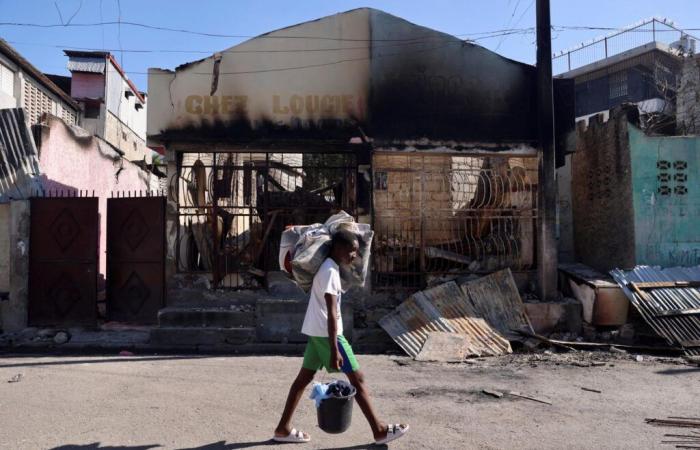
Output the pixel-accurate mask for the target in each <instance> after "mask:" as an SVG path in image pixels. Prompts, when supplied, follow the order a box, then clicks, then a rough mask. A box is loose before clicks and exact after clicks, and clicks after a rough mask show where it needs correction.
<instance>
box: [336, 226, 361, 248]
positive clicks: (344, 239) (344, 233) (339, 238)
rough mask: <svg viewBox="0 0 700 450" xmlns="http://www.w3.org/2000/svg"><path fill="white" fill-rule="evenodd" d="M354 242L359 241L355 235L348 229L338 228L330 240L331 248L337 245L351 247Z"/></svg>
mask: <svg viewBox="0 0 700 450" xmlns="http://www.w3.org/2000/svg"><path fill="white" fill-rule="evenodd" d="M354 242H358V243H359V240H358V239H357V236H355V235H354V234H353V233H351V232H350V231H348V230H338V231H336V233H335V234H334V235H333V239H332V240H331V248H336V247H337V246H339V245H347V246H348V247H352V244H353V243H354Z"/></svg>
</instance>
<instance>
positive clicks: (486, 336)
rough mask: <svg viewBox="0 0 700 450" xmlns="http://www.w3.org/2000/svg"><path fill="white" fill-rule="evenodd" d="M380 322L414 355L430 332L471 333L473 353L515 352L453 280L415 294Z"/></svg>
mask: <svg viewBox="0 0 700 450" xmlns="http://www.w3.org/2000/svg"><path fill="white" fill-rule="evenodd" d="M379 324H380V325H381V327H382V328H384V330H385V331H386V332H387V333H389V335H390V336H391V337H392V338H393V339H394V341H395V342H396V343H397V344H399V346H400V347H401V348H402V349H403V350H404V351H405V352H406V353H408V354H409V355H410V356H412V357H415V356H416V355H417V354H418V353H419V352H420V350H421V348H422V347H423V344H424V343H425V341H426V339H427V338H428V333H430V332H434V331H445V332H451V333H459V334H462V335H466V336H468V337H469V338H470V341H471V342H470V345H469V354H470V355H471V356H495V355H503V354H506V353H511V351H512V350H511V347H510V343H509V342H508V340H506V339H505V338H503V336H501V335H500V334H499V333H498V332H497V331H496V330H494V329H493V328H491V327H490V326H489V325H488V323H486V321H485V320H484V319H482V318H481V317H479V316H478V314H477V313H476V311H475V310H474V308H473V307H472V306H471V304H470V302H469V301H468V299H467V297H466V295H465V294H464V292H463V291H462V290H461V289H460V288H459V286H457V284H456V283H455V282H453V281H450V282H448V283H444V284H442V285H440V286H437V287H434V288H431V289H427V290H425V291H422V292H418V293H416V294H414V295H412V296H411V297H409V298H408V299H407V300H406V301H404V302H403V303H402V304H401V305H399V306H398V308H396V310H394V311H392V312H391V313H389V314H388V315H386V316H385V317H383V318H382V319H381V320H380V321H379Z"/></svg>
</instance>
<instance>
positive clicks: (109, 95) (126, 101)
mask: <svg viewBox="0 0 700 450" xmlns="http://www.w3.org/2000/svg"><path fill="white" fill-rule="evenodd" d="M131 90H132V89H131V87H130V86H129V83H128V82H127V81H126V80H125V79H124V77H123V76H122V74H121V73H119V71H118V70H117V68H116V67H114V64H112V63H111V61H110V60H109V59H108V60H107V92H106V93H105V103H106V105H107V111H109V112H111V113H112V114H114V115H115V116H116V117H118V118H119V120H120V121H121V122H122V123H123V124H124V125H126V126H127V127H129V128H130V129H131V130H132V131H133V132H134V133H135V134H136V135H137V136H138V137H139V138H141V139H142V140H144V141H145V140H146V116H147V111H146V110H147V108H146V104H145V103H144V104H142V106H143V108H139V109H137V108H136V104H137V103H141V101H140V100H138V99H137V98H136V95H128V96H127V95H125V93H126V92H127V91H131Z"/></svg>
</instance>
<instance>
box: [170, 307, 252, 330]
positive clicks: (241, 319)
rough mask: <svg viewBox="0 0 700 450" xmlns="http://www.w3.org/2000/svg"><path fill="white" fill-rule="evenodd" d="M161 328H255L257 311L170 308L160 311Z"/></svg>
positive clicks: (250, 309)
mask: <svg viewBox="0 0 700 450" xmlns="http://www.w3.org/2000/svg"><path fill="white" fill-rule="evenodd" d="M158 325H159V326H160V327H161V328H167V327H175V328H187V327H192V328H209V327H213V328H241V327H254V326H255V311H254V310H253V309H252V308H249V309H248V310H241V309H239V308H238V309H231V308H186V307H169V308H163V309H161V310H160V311H158Z"/></svg>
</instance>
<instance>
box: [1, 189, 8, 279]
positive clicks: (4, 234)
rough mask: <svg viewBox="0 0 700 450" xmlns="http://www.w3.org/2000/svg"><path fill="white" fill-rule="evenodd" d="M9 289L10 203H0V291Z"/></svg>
mask: <svg viewBox="0 0 700 450" xmlns="http://www.w3.org/2000/svg"><path fill="white" fill-rule="evenodd" d="M9 291H10V204H9V203H0V292H9Z"/></svg>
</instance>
